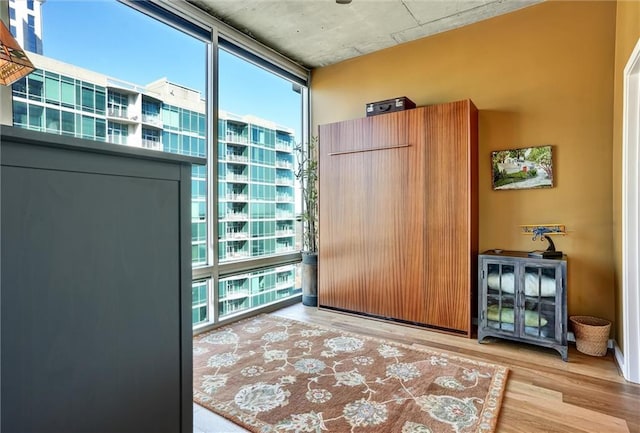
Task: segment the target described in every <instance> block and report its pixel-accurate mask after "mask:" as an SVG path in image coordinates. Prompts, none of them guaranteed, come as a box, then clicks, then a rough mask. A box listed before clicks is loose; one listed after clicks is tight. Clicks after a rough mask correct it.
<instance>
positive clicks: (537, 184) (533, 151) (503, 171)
mask: <svg viewBox="0 0 640 433" xmlns="http://www.w3.org/2000/svg"><path fill="white" fill-rule="evenodd" d="M491 182H492V186H493V189H494V190H513V189H530V188H553V186H554V182H553V146H551V145H543V146H532V147H522V148H515V149H505V150H494V151H492V152H491Z"/></svg>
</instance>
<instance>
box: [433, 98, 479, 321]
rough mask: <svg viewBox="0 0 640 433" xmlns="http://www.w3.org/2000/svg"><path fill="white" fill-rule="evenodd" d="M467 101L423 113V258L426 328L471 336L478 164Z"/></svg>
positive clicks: (443, 105)
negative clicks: (433, 327)
mask: <svg viewBox="0 0 640 433" xmlns="http://www.w3.org/2000/svg"><path fill="white" fill-rule="evenodd" d="M469 110H470V101H460V102H455V103H450V104H441V105H436V106H430V107H428V110H427V124H428V127H427V128H426V129H425V133H426V136H427V139H426V140H427V145H426V181H425V201H426V202H427V203H428V205H427V206H426V212H425V224H426V225H427V233H426V243H425V249H426V252H425V256H426V281H425V285H426V287H427V290H428V292H429V296H428V302H427V304H426V315H427V323H429V324H430V325H433V326H437V327H442V328H446V329H451V330H459V331H462V332H465V333H469V332H470V320H471V310H470V308H471V305H470V303H471V295H472V292H473V287H472V280H473V279H472V278H471V275H472V269H471V261H472V260H471V255H472V254H471V252H470V249H471V247H472V243H476V242H472V229H471V224H472V216H473V215H474V214H476V213H477V211H474V210H473V206H474V203H475V206H477V201H475V200H472V194H471V185H472V183H473V184H474V188H475V184H476V183H477V181H476V180H473V179H472V178H473V176H472V175H473V173H475V170H476V169H475V168H474V167H475V166H477V160H476V159H475V158H472V155H473V153H472V147H471V145H470V121H469V120H470V117H469Z"/></svg>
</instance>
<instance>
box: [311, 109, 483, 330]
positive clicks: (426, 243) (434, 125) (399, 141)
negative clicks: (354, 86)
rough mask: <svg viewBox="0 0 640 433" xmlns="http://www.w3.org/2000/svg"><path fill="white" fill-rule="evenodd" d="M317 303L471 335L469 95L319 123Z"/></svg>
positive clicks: (473, 133) (473, 140)
mask: <svg viewBox="0 0 640 433" xmlns="http://www.w3.org/2000/svg"><path fill="white" fill-rule="evenodd" d="M319 152H320V250H319V261H318V287H319V289H318V292H319V293H318V296H319V304H320V305H321V306H324V307H331V308H338V309H342V310H348V311H352V312H360V313H365V314H371V315H376V316H379V317H387V318H393V319H398V320H402V321H407V322H412V323H419V324H425V325H429V326H434V327H437V328H440V329H445V330H453V331H458V332H461V333H464V334H465V335H468V336H470V335H471V333H472V328H471V315H472V311H475V290H476V289H475V281H476V265H475V261H476V259H475V257H476V253H477V227H478V226H477V208H478V206H477V205H478V202H477V110H476V109H475V107H473V104H472V103H471V102H470V101H459V102H455V103H451V104H442V105H434V106H428V107H420V108H417V109H414V110H408V111H405V112H398V113H391V114H386V115H381V116H374V117H369V118H363V119H354V120H350V121H345V122H339V123H333V124H329V125H322V126H320V145H319Z"/></svg>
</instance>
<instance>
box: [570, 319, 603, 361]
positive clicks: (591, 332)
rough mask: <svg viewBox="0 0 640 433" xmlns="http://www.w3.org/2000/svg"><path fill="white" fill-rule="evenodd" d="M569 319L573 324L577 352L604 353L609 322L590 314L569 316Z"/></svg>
mask: <svg viewBox="0 0 640 433" xmlns="http://www.w3.org/2000/svg"><path fill="white" fill-rule="evenodd" d="M569 320H571V323H572V324H573V333H574V334H575V336H576V348H577V349H578V351H579V352H582V353H586V354H587V355H592V356H604V355H606V353H607V343H608V342H609V331H610V330H611V322H609V321H608V320H605V319H600V318H598V317H591V316H571V317H570V318H569Z"/></svg>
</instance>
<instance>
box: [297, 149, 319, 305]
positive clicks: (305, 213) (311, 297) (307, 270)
mask: <svg viewBox="0 0 640 433" xmlns="http://www.w3.org/2000/svg"><path fill="white" fill-rule="evenodd" d="M317 151H318V137H312V138H311V141H309V143H308V145H306V146H305V145H304V144H300V145H298V146H297V147H296V153H297V157H298V167H297V170H296V178H297V179H298V180H299V181H300V187H301V189H302V206H303V209H302V215H301V217H302V303H303V304H304V305H307V306H311V307H315V306H317V305H318V159H317Z"/></svg>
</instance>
